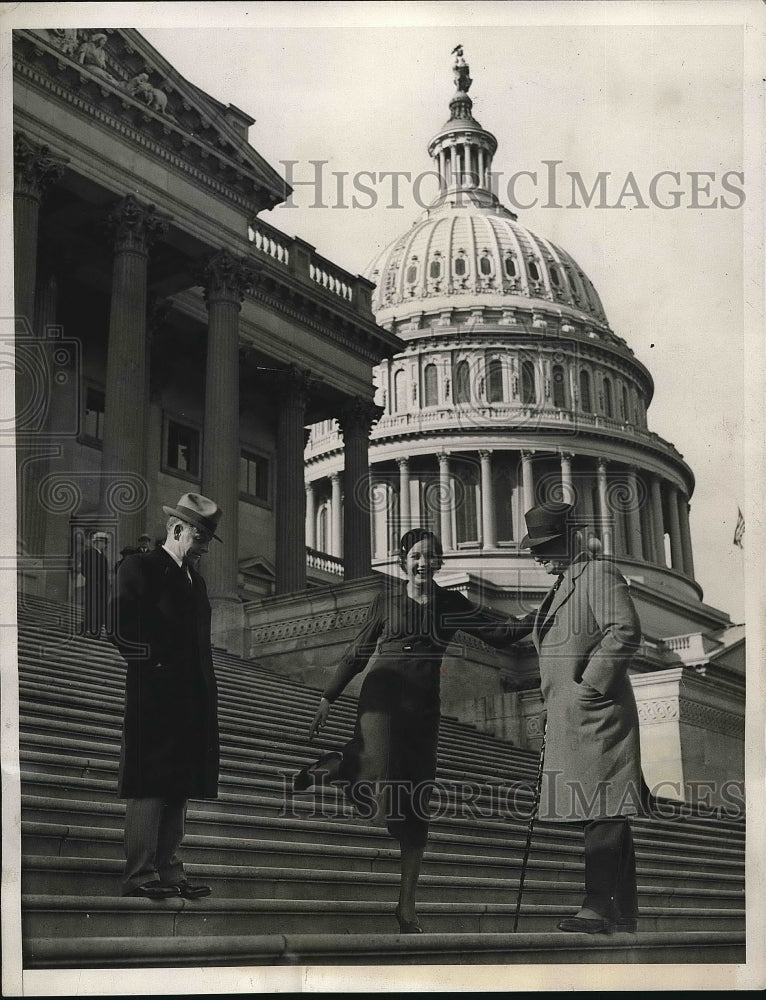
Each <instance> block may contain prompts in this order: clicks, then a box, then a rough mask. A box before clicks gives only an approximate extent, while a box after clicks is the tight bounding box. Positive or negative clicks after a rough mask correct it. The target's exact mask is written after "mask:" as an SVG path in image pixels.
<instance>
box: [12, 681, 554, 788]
mask: <svg viewBox="0 0 766 1000" xmlns="http://www.w3.org/2000/svg"><path fill="white" fill-rule="evenodd" d="M19 693H20V702H21V707H22V708H23V709H27V708H32V709H33V710H35V711H37V712H41V711H42V712H44V709H45V706H50V710H51V711H52V712H53V713H55V714H58V712H59V711H60V710H61V708H62V707H63V708H65V709H66V708H72V709H85V710H89V709H90V706H92V705H93V702H94V701H95V700H96V699H97V702H98V706H99V714H100V717H101V719H102V721H111V722H112V723H113V724H114V725H115V726H116V727H119V726H120V725H121V720H122V711H123V697H122V694H119V695H117V694H110V693H108V692H106V693H104V691H103V690H98V689H95V690H94V691H93V692H90V691H87V690H82V689H81V688H79V687H77V686H76V685H73V684H71V683H70V684H67V685H57V686H55V687H52V686H51V684H50V682H49V680H45V681H44V680H43V679H42V678H40V679H36V680H26V679H22V680H21V681H20V684H19ZM244 694H245V692H243V691H241V690H240V691H239V692H238V694H237V695H234V694H232V695H229V696H227V695H223V696H221V697H220V699H219V720H220V723H221V727H222V728H225V727H226V726H227V725H229V726H236V725H237V724H239V725H241V726H243V727H244V728H245V729H246V730H247V731H250V730H251V729H252V717H251V715H250V713H249V712H248V711H247V710H246V709H244V708H242V707H241V705H242V704H243V702H244V703H248V700H247V699H246V698H245V697H243V695H244ZM253 700H254V701H255V700H257V701H258V703H259V706H262V707H263V714H262V716H261V719H262V722H263V724H264V725H265V726H266V727H267V728H271V729H277V730H279V731H281V732H284V734H285V737H286V738H287V739H290V740H292V741H293V742H295V743H296V744H300V745H303V746H304V747H305V746H306V744H307V743H308V729H309V722H310V719H311V718H312V717H313V712H311V713H310V714H306V715H305V717H304V716H302V715H301V713H299V712H297V710H295V709H294V708H293V706H292V705H289V704H285V702H284V701H281V702H280V703H279V704H278V705H275V704H272V705H269V704H268V703H267V702H265V701H264V700H263V698H261V697H260V696H259V697H258V698H257V699H256V698H253ZM352 730H353V718H352V717H351V716H349V717H348V718H347V719H346V720H344V721H339V720H337V719H335V718H334V717H333V719H332V722H331V723H330V729H329V730H328V731H327V733H326V734H325V737H324V740H325V742H326V744H327V745H328V746H329V747H338V746H339V745H341V744H342V743H343V742H345V741H346V740H347V739H349V738H350V736H351V734H352ZM317 745H320V744H319V743H317ZM440 749H441V751H442V752H443V753H444V754H450V753H455V754H458V755H459V756H460V758H461V761H462V762H463V764H464V766H467V765H469V764H474V765H476V766H479V767H481V768H482V769H483V768H484V767H485V765H486V763H487V760H486V755H485V754H484V753H483V752H482V751H481V749H480V748H478V747H476V746H475V745H474V744H473V741H472V738H471V737H470V736H469V735H468V734H465V733H455V732H450V731H448V730H447V731H444V730H442V731H440ZM494 749H495V755H494V757H495V760H497V762H498V763H497V765H496V766H494V767H493V766H492V765H490V766H491V767H492V769H493V770H496V771H497V772H498V773H513V774H514V776H518V777H519V778H533V777H534V775H535V774H536V768H537V765H536V763H535V764H534V766H533V765H532V764H531V763H530V760H529V758H528V756H524V757H520V756H519V754H518V752H517V751H516V748H514V747H511V746H508V747H506V748H505V750H503V749H502V748H501V747H495V748H494Z"/></svg>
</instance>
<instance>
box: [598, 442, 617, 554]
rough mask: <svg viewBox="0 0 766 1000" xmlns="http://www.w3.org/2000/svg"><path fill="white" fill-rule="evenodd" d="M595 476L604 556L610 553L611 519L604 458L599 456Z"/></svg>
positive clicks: (611, 537)
mask: <svg viewBox="0 0 766 1000" xmlns="http://www.w3.org/2000/svg"><path fill="white" fill-rule="evenodd" d="M596 478H597V482H598V505H599V512H598V514H599V521H600V524H601V545H602V548H603V552H604V555H605V556H610V555H612V553H613V551H614V548H613V543H612V540H613V531H614V529H613V519H612V512H611V510H610V509H609V491H608V489H607V481H606V460H605V459H603V458H600V459H599V460H598V464H597V466H596Z"/></svg>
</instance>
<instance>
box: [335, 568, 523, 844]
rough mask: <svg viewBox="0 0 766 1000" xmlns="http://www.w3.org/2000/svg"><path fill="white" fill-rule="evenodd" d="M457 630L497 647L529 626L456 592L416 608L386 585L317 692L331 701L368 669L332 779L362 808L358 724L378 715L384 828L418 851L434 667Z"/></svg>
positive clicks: (435, 717)
mask: <svg viewBox="0 0 766 1000" xmlns="http://www.w3.org/2000/svg"><path fill="white" fill-rule="evenodd" d="M458 629H460V630H462V631H463V632H467V633H469V634H471V635H474V636H477V637H478V638H480V639H482V640H484V641H485V642H487V643H489V644H490V645H493V646H497V647H504V646H507V645H509V644H510V643H512V642H515V641H516V640H517V639H519V638H522V637H523V636H524V635H526V634H528V632H529V631H530V628H529V626H524V625H521V624H520V623H516V622H514V621H510V622H500V621H499V620H498V617H497V616H496V615H493V614H492V613H490V612H487V611H486V610H484V609H483V608H480V607H478V606H477V605H475V604H472V603H471V602H470V601H469V600H468V599H467V598H466V597H464V596H463V595H462V594H460V593H458V592H455V591H448V590H444V589H443V588H441V587H438V586H434V593H433V599H432V600H431V601H430V602H429V603H427V604H419V603H418V602H417V601H413V600H412V599H411V598H410V597H408V595H407V586H406V583H403V582H402V583H396V582H392V583H390V584H386V586H385V587H384V588H383V590H382V591H381V592H380V593H379V594H378V596H377V597H376V598H375V600H374V601H373V603H372V605H371V607H370V610H369V613H368V617H367V622H366V624H365V626H364V628H363V629H362V631H361V632H360V633H359V635H358V636H357V638H356V640H355V641H354V642H353V643H352V644H351V646H350V647H349V648H348V650H347V651H346V653H345V655H344V656H343V659H342V660H341V662H340V664H339V665H338V669H337V671H336V673H335V676H334V677H333V679H332V681H331V682H330V683H329V684H328V685H327V687H326V688H325V691H324V697H325V698H327V700H328V701H330V702H332V701H334V700H335V699H336V698H337V697H338V695H339V694H340V693H341V692H342V691H343V689H344V688H345V687H346V685H347V684H348V682H349V681H350V680H351V679H352V677H354V676H356V675H357V674H359V673H361V671H362V670H364V669H365V667H367V668H368V671H367V676H366V677H365V680H364V683H363V684H362V689H361V691H360V694H359V703H358V708H357V717H356V727H355V731H354V735H353V737H352V738H351V740H350V741H349V742H348V743H347V744H346V745H345V747H344V748H343V761H342V763H341V765H340V768H339V770H338V772H337V777H338V779H340V780H341V781H344V782H346V783H347V791H348V794H349V796H350V798H351V800H352V802H354V803H355V804H356V805H357V806H358V807H359V806H360V804H361V803H363V802H365V801H367V802H369V797H367V796H364V795H362V794H360V783H361V782H363V781H364V778H365V775H364V772H363V768H362V767H361V766H360V763H361V760H362V757H363V755H364V751H365V743H364V736H363V728H364V727H363V719H364V717H365V715H366V714H367V713H379V715H382V716H383V717H384V718H385V723H386V726H387V734H384V742H385V743H386V744H387V761H386V766H385V780H386V785H387V786H388V789H389V792H390V794H389V800H388V807H387V827H388V831H389V833H390V834H391V835H392V836H393V837H395V838H396V839H397V840H399V841H401V842H404V843H409V844H413V845H420V846H422V845H424V844H425V842H426V839H427V836H428V818H427V813H428V800H429V795H430V789H431V788H432V787H433V782H434V779H435V777H436V752H437V745H438V733H439V719H440V710H439V703H440V699H439V688H440V679H441V664H442V658H443V656H444V652H445V650H446V648H447V646H448V645H449V644H450V642H451V641H452V638H453V636H454V635H455V632H457V630H458ZM385 735H387V739H385ZM392 807H393V808H392Z"/></svg>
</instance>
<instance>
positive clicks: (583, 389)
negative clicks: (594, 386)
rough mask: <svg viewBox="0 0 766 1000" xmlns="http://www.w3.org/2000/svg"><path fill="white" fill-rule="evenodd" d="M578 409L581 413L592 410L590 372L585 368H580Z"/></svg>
mask: <svg viewBox="0 0 766 1000" xmlns="http://www.w3.org/2000/svg"><path fill="white" fill-rule="evenodd" d="M580 409H581V410H582V411H583V413H591V412H592V411H593V403H592V400H591V395H590V372H588V371H587V370H586V369H585V368H582V369H581V370H580Z"/></svg>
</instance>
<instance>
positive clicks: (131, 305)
mask: <svg viewBox="0 0 766 1000" xmlns="http://www.w3.org/2000/svg"><path fill="white" fill-rule="evenodd" d="M168 222H169V219H168V217H166V216H161V215H160V214H159V213H158V212H157V211H156V210H155V207H154V205H145V204H143V203H142V202H140V201H138V199H137V198H134V197H133V195H127V196H126V197H125V198H123V199H122V200H121V201H119V202H117V204H116V205H114V206H113V207H112V209H111V210H110V212H109V215H108V219H107V225H108V227H109V229H110V231H111V233H112V236H113V241H114V258H113V264H112V294H111V301H110V308H109V347H108V351H107V361H106V392H105V396H106V401H105V407H104V440H103V447H102V455H101V470H102V473H104V475H102V478H101V513H102V514H103V515H104V516H106V515H107V514H109V515H114V514H117V515H118V516H119V529H118V532H119V536H120V537H119V538H118V539H115V551H116V552H119V550H120V548H121V547H122V546H123V545H125V544H128V545H135V539H136V538H137V536H138V535H139V534H140V533H141V532H142V531H143V530H144V527H145V525H144V521H145V518H146V502H147V500H148V486H147V483H146V478H145V476H144V457H145V453H146V410H147V404H148V389H149V379H148V374H147V368H148V360H149V359H148V335H147V295H146V283H147V266H148V261H149V248H150V246H151V244H152V243H153V242H154V241H155V240H156V239H157V238H159V237H160V236H162V235H163V234H164V233H165V232H166V230H167V227H168ZM118 495H119V497H120V500H119V506H117V503H118V499H117V498H118Z"/></svg>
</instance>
